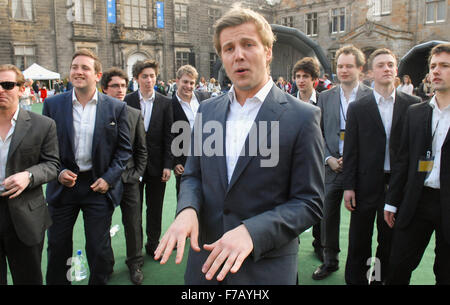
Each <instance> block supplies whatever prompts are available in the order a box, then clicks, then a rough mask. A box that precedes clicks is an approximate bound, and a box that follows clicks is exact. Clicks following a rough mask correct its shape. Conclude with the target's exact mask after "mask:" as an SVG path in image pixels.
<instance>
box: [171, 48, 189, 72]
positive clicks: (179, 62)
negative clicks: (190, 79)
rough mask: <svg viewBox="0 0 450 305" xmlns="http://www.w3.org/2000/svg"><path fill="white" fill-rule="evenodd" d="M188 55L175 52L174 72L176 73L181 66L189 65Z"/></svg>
mask: <svg viewBox="0 0 450 305" xmlns="http://www.w3.org/2000/svg"><path fill="white" fill-rule="evenodd" d="M189 54H190V53H189V52H176V67H175V70H177V71H178V69H179V68H180V67H181V66H184V65H189Z"/></svg>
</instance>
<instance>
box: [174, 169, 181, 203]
mask: <svg viewBox="0 0 450 305" xmlns="http://www.w3.org/2000/svg"><path fill="white" fill-rule="evenodd" d="M180 185H181V175H175V188H176V190H177V202H178V195H179V194H180Z"/></svg>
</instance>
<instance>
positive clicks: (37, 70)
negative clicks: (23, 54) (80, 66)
mask: <svg viewBox="0 0 450 305" xmlns="http://www.w3.org/2000/svg"><path fill="white" fill-rule="evenodd" d="M23 76H25V78H31V79H32V80H50V79H60V78H61V75H60V74H59V73H56V72H52V71H50V70H47V69H45V68H44V67H41V66H39V65H38V64H36V63H34V64H32V65H31V66H29V67H28V69H26V70H25V71H23Z"/></svg>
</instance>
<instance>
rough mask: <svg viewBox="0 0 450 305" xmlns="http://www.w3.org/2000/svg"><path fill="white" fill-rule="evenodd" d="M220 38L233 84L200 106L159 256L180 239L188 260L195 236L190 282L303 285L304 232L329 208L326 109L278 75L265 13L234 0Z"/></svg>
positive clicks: (179, 246)
mask: <svg viewBox="0 0 450 305" xmlns="http://www.w3.org/2000/svg"><path fill="white" fill-rule="evenodd" d="M256 24H258V27H257V26H256ZM258 29H259V30H258ZM214 37H215V38H214V41H215V46H216V51H217V54H219V55H220V57H221V59H222V62H223V64H224V67H225V70H226V72H227V75H228V76H229V77H230V79H231V80H232V82H233V87H232V88H231V91H230V92H229V93H228V94H225V95H221V96H219V97H216V98H213V99H210V100H208V101H206V102H204V103H202V104H201V105H200V108H199V112H198V114H197V119H196V126H194V132H193V137H192V145H191V146H192V151H191V155H190V156H189V157H188V159H187V162H186V167H185V172H184V174H183V177H182V179H181V190H180V196H179V200H178V208H177V217H176V219H175V221H174V222H173V224H172V225H171V226H170V228H169V229H168V231H167V232H166V234H165V235H164V237H163V238H162V239H161V242H160V245H159V246H158V249H157V250H156V253H155V259H159V258H161V263H162V264H164V263H165V262H167V260H168V258H169V255H170V253H171V252H172V250H173V249H174V247H175V246H176V247H177V256H176V263H180V262H181V260H182V257H183V253H184V246H185V241H186V238H187V237H190V240H191V249H190V251H189V258H188V262H187V269H186V273H185V283H186V284H207V283H208V284H219V282H223V283H225V284H290V285H294V284H295V283H296V280H297V270H298V235H299V234H300V233H302V232H303V231H305V230H306V229H308V228H309V227H311V226H312V225H314V224H315V223H317V222H318V221H319V220H320V218H321V214H322V212H321V210H322V208H321V207H322V200H323V187H324V186H323V184H324V181H323V179H324V168H323V163H322V158H323V141H322V137H321V133H320V126H319V124H320V110H319V109H318V108H317V107H314V106H311V105H309V104H307V103H299V102H298V100H296V99H295V98H294V97H292V96H291V95H289V94H287V93H284V92H283V91H282V90H280V89H278V88H277V87H276V86H275V84H274V83H273V81H272V80H271V77H270V73H269V65H270V62H271V60H272V45H273V41H274V35H273V32H272V30H271V27H270V25H269V24H268V23H267V21H266V20H265V19H264V17H262V16H261V15H260V14H258V13H256V12H254V11H252V10H250V9H245V8H241V7H240V6H239V5H235V6H233V8H232V9H231V10H230V11H228V12H227V13H226V14H225V15H224V16H223V17H222V18H221V19H220V20H219V21H218V22H217V24H216V27H215V36H214ZM267 125H270V127H269V126H267ZM208 126H209V127H208ZM252 126H253V127H252ZM271 127H272V128H271ZM197 128H198V129H197ZM204 128H205V129H204ZM210 128H214V129H216V130H215V132H216V133H217V134H215V135H211V134H210V133H209V132H208V130H209V129H210ZM196 130H200V131H204V130H206V133H200V134H196V132H195V131H196ZM280 135H283V136H282V137H281V136H280ZM210 137H214V138H215V139H216V141H213V142H211V139H210ZM208 143H209V144H208ZM221 143H223V145H220V144H221ZM266 144H267V145H268V147H270V148H271V152H269V153H268V154H266V153H263V152H262V150H263V149H262V148H263V147H264V145H266ZM220 147H222V149H220ZM258 147H259V148H260V149H258ZM210 150H212V151H214V153H212V151H210ZM224 150H225V151H224ZM199 152H201V153H200V154H199ZM305 160H307V161H305ZM199 245H200V246H202V248H200V246H199ZM219 268H222V269H221V270H219ZM229 272H231V273H229ZM216 273H217V274H218V275H217V277H216V278H215V275H216ZM213 278H214V280H213Z"/></svg>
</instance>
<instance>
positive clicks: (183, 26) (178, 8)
mask: <svg viewBox="0 0 450 305" xmlns="http://www.w3.org/2000/svg"><path fill="white" fill-rule="evenodd" d="M187 21H188V16H187V5H186V4H181V3H175V31H177V32H187V31H188V22H187Z"/></svg>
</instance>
